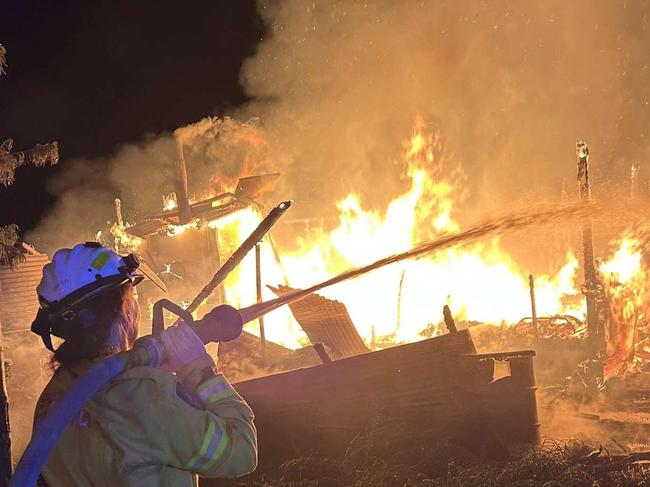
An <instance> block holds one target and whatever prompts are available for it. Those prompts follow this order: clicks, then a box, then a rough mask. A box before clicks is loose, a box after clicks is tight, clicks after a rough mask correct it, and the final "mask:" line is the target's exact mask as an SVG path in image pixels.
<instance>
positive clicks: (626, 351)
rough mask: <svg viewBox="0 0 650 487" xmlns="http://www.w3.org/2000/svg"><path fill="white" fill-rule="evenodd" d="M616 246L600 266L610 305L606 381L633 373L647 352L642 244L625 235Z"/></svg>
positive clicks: (646, 304) (628, 234)
mask: <svg viewBox="0 0 650 487" xmlns="http://www.w3.org/2000/svg"><path fill="white" fill-rule="evenodd" d="M617 243H618V245H617V247H616V250H615V251H614V253H613V255H612V257H611V258H610V259H609V260H606V261H604V262H602V263H601V264H600V266H599V270H600V273H601V277H602V280H603V282H604V284H605V288H606V290H607V294H608V297H609V305H610V315H609V320H608V323H607V325H608V326H607V360H606V361H605V375H606V376H608V377H609V376H613V375H624V374H625V373H627V372H632V371H634V370H636V369H637V368H638V367H639V366H640V365H641V364H642V363H643V358H642V356H644V355H645V354H647V352H648V351H650V348H647V343H644V341H643V337H644V336H645V335H647V331H646V330H647V322H646V319H647V318H646V315H647V313H646V308H647V306H648V300H647V296H646V282H647V270H646V268H645V264H644V262H643V253H642V250H641V242H640V240H639V239H638V238H636V237H635V236H634V235H632V233H631V232H626V233H624V234H623V236H622V237H621V238H620V239H619V241H618V242H617ZM644 345H645V348H644ZM646 358H647V357H646Z"/></svg>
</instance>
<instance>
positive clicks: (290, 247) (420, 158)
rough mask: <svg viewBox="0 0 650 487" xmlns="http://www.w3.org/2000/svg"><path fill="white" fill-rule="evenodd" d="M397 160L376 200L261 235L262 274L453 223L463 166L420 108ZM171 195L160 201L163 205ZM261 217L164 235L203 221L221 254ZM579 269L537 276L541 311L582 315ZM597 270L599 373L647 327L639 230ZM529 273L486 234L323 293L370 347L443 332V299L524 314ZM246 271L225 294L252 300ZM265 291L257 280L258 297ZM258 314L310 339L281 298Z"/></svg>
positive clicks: (338, 264)
mask: <svg viewBox="0 0 650 487" xmlns="http://www.w3.org/2000/svg"><path fill="white" fill-rule="evenodd" d="M246 136H247V137H249V138H247V139H246V141H247V142H248V143H249V145H252V146H259V145H263V144H265V142H264V141H263V140H261V139H260V140H258V139H256V138H255V137H256V136H257V132H250V133H247V134H246ZM254 136H255V137H254ZM249 162H250V161H248V159H244V164H243V166H244V169H243V170H244V172H247V171H249V169H250V167H249ZM403 163H404V167H403V172H402V182H403V185H404V190H403V192H402V193H401V194H399V195H397V196H396V197H395V198H393V199H392V200H391V201H390V202H389V203H388V204H387V205H386V207H385V208H384V209H383V210H377V209H368V208H366V207H365V205H364V202H363V199H362V197H361V196H360V195H359V194H357V193H350V194H349V195H347V196H346V197H345V198H343V199H341V200H340V201H339V202H338V203H336V208H337V210H338V224H337V225H336V226H335V228H326V227H325V226H322V225H321V226H320V227H318V228H316V229H312V230H311V231H310V233H309V234H308V235H301V236H298V237H297V238H296V239H295V241H293V242H283V252H282V256H281V260H280V261H278V260H277V257H276V254H275V253H274V252H273V249H272V248H271V246H270V244H269V242H268V240H267V239H265V240H264V241H263V242H262V244H261V275H262V282H263V283H264V284H271V285H276V284H279V283H285V284H288V285H290V286H292V287H307V286H309V285H312V284H314V283H316V282H320V281H322V280H324V279H327V278H329V277H331V276H332V275H335V274H338V273H340V272H342V271H344V270H347V269H349V268H351V267H358V266H362V265H365V264H368V263H370V262H373V261H375V260H377V259H380V258H383V257H385V256H387V255H391V254H395V253H399V252H403V251H406V250H408V249H410V248H412V247H413V246H414V245H415V244H416V243H417V242H419V241H421V240H422V239H425V238H431V237H433V236H434V235H436V234H439V233H441V232H448V233H454V232H457V231H459V229H460V226H459V224H458V223H457V221H456V220H455V213H454V212H455V208H456V206H455V205H456V204H457V203H459V202H461V201H462V200H463V198H464V196H465V195H464V193H463V191H462V187H463V185H461V184H460V183H461V182H462V181H463V179H464V175H463V173H462V171H461V170H460V168H457V169H455V170H452V171H450V170H449V168H448V167H444V168H443V164H445V165H446V164H447V163H448V161H446V159H445V154H444V150H443V147H442V144H441V142H440V137H439V135H438V134H436V133H427V130H426V125H425V124H424V123H423V121H422V120H421V119H420V118H418V119H416V122H415V125H414V129H413V133H412V134H411V135H410V137H408V139H407V140H406V141H405V143H404V145H403ZM443 169H444V170H443ZM240 175H241V174H240ZM236 180H237V178H236V177H231V178H230V179H227V178H225V177H223V176H222V177H220V178H219V179H218V180H217V179H215V180H214V181H213V183H215V184H216V183H218V184H219V185H221V186H223V185H224V184H228V185H230V186H232V185H234V184H236ZM172 203H174V205H173V206H170V207H169V208H168V207H167V205H165V209H172V208H173V207H174V206H175V202H173V201H172ZM261 219H262V215H261V214H260V213H259V211H258V210H257V209H255V208H253V207H248V208H244V209H242V210H239V211H237V212H235V213H232V214H230V215H228V216H226V217H224V218H221V219H218V220H214V221H211V222H207V223H206V222H201V221H198V220H197V221H192V222H190V223H188V224H186V225H170V226H169V227H168V235H178V234H181V233H183V232H185V231H188V230H191V229H200V228H204V227H209V228H212V229H217V230H218V232H217V234H218V238H219V247H220V249H221V252H222V254H223V255H229V254H231V253H232V252H233V251H234V250H235V249H236V248H237V247H238V246H239V245H240V244H241V243H242V242H243V241H244V240H245V239H246V238H247V237H248V236H249V235H250V233H251V232H252V231H253V230H254V228H255V227H256V226H257V225H258V223H259V222H260V221H261ZM114 234H115V235H116V239H118V238H119V239H126V237H125V236H124V235H128V234H125V232H124V229H123V228H122V229H117V230H116V232H115V233H114ZM129 238H131V239H133V237H129ZM126 242H127V243H125V244H123V245H128V244H129V242H128V239H127V240H126ZM134 243H137V242H134ZM578 268H579V263H578V259H577V258H576V256H575V254H574V253H573V251H571V250H569V251H568V252H567V254H566V256H565V259H564V262H563V263H562V265H560V266H558V267H557V269H556V270H555V271H554V272H552V273H550V274H548V275H536V276H535V293H536V304H537V314H538V316H553V315H572V316H575V317H577V318H579V319H581V320H583V321H584V319H585V315H586V305H585V300H584V298H583V296H582V293H581V291H580V285H579V283H578V281H577V279H578V278H577V274H578ZM599 270H600V273H601V278H602V280H603V282H604V283H605V286H606V290H607V294H608V296H609V299H610V304H611V310H610V315H611V316H610V319H609V324H608V358H607V360H606V364H605V370H606V374H607V375H608V376H611V375H615V374H623V373H625V372H626V371H628V370H632V369H633V368H634V367H636V366H638V364H640V363H641V360H642V358H641V357H643V356H645V357H646V360H647V359H648V358H650V346H649V345H648V344H647V343H646V342H643V340H642V339H641V337H642V336H646V335H647V332H644V333H645V334H644V333H642V332H641V331H642V329H643V328H644V327H645V326H646V325H645V323H646V321H645V320H646V313H645V307H646V306H647V299H646V286H645V282H646V278H647V274H646V269H645V265H644V262H643V254H642V251H641V245H640V242H639V239H637V238H635V237H634V236H633V235H632V234H631V233H630V234H625V235H623V236H622V237H621V238H620V239H619V240H618V241H617V242H615V245H614V250H613V252H612V254H611V257H610V258H608V259H606V260H604V261H603V262H602V263H601V264H600V265H599ZM528 273H529V271H528V270H527V269H523V268H522V267H521V266H520V265H519V264H518V263H517V262H516V261H515V260H514V259H513V258H512V257H511V256H510V255H509V254H508V253H507V252H506V251H505V250H504V249H503V247H502V245H501V242H500V240H499V238H498V237H495V238H492V239H491V240H489V241H487V242H481V243H476V244H473V245H468V246H464V247H459V248H450V249H447V250H445V251H441V252H439V253H437V254H434V255H431V256H427V257H423V258H420V259H418V260H413V261H406V262H400V263H396V264H393V265H391V266H388V267H385V268H381V269H378V270H376V271H374V272H373V273H371V274H369V275H367V276H364V277H361V278H358V279H356V280H352V281H344V282H342V283H339V284H337V285H336V286H333V287H331V288H328V289H325V290H323V291H322V292H321V294H322V295H324V296H326V297H328V298H331V299H335V300H338V301H340V302H342V303H344V304H345V305H346V307H347V309H348V311H349V313H350V316H351V318H352V320H353V322H354V323H355V326H356V327H357V330H358V332H359V334H360V335H361V337H362V338H363V340H364V341H365V342H366V343H367V344H368V345H369V346H370V347H374V348H377V347H381V346H385V345H387V344H395V343H403V342H411V341H416V340H420V339H422V338H423V337H425V336H434V335H436V334H439V333H444V332H446V330H445V328H444V325H442V316H441V315H442V307H443V306H444V305H445V304H447V305H449V306H450V308H451V310H452V313H453V314H454V317H455V318H456V320H457V322H461V323H462V322H467V323H469V324H471V322H480V323H487V324H515V323H517V322H519V320H520V319H521V318H523V317H528V316H530V313H531V310H530V295H529V292H530V291H529V287H528ZM255 277H256V268H255V258H254V255H253V252H251V253H250V254H249V255H248V256H247V257H246V258H245V259H244V260H243V261H242V263H241V264H240V265H239V266H238V267H237V268H236V269H235V270H234V271H233V272H232V273H231V274H230V275H229V276H228V277H227V279H226V280H225V283H224V290H225V294H226V300H227V302H228V303H229V304H231V305H233V306H236V307H242V306H247V305H250V304H252V303H254V302H256V301H257V292H256V285H255ZM287 280H288V282H287ZM274 297H275V295H274V294H273V293H272V291H271V290H269V289H268V288H266V286H264V287H263V289H262V299H263V300H269V299H272V298H274ZM265 323H266V330H265V331H266V336H267V338H268V339H269V340H272V341H274V342H277V343H280V344H282V345H285V346H287V347H290V348H298V347H300V346H303V345H306V344H308V340H307V338H306V336H305V334H304V332H303V331H302V330H301V328H300V326H299V325H298V324H297V323H296V322H295V320H294V318H293V316H292V315H291V312H290V310H289V309H288V308H286V307H285V308H280V309H278V310H276V311H274V312H272V313H270V314H269V315H267V316H266V317H265ZM646 329H647V328H646ZM247 330H248V331H250V332H252V333H256V334H257V333H259V330H258V329H257V324H256V323H252V324H249V325H247ZM644 347H646V348H644ZM644 354H645V355H644Z"/></svg>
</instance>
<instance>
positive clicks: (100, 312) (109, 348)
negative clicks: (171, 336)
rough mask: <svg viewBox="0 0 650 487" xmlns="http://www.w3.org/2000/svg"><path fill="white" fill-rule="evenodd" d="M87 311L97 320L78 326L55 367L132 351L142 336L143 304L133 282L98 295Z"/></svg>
mask: <svg viewBox="0 0 650 487" xmlns="http://www.w3.org/2000/svg"><path fill="white" fill-rule="evenodd" d="M84 311H85V312H87V313H92V314H93V315H94V316H93V318H94V322H95V323H94V324H93V325H92V326H87V327H83V326H80V327H78V328H77V330H78V331H77V332H76V333H75V334H74V335H73V336H70V337H68V338H67V339H66V340H65V341H64V342H63V343H62V344H61V345H60V346H59V348H57V349H56V351H55V352H54V355H53V356H52V360H51V366H52V368H53V369H55V368H57V367H58V366H59V365H64V366H68V365H73V364H75V363H76V362H79V361H80V360H84V359H94V358H97V357H100V356H107V355H112V354H114V353H118V352H121V351H124V350H128V349H129V348H131V346H132V345H133V342H134V341H135V339H136V338H137V337H138V332H139V328H140V327H139V325H140V306H139V305H138V302H137V300H136V299H135V294H134V289H133V286H131V284H128V283H127V284H124V285H122V286H121V287H119V288H116V289H113V290H111V291H108V292H106V293H104V294H102V295H100V296H98V297H96V298H94V299H93V300H92V301H90V302H88V303H87V304H85V305H84Z"/></svg>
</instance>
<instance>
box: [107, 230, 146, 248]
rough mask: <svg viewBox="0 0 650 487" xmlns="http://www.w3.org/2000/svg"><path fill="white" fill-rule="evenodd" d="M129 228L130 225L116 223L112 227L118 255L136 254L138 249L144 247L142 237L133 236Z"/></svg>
mask: <svg viewBox="0 0 650 487" xmlns="http://www.w3.org/2000/svg"><path fill="white" fill-rule="evenodd" d="M129 226H130V225H129V224H128V223H126V224H123V225H120V224H119V223H115V224H114V225H113V226H112V227H111V234H112V235H113V239H114V241H115V250H116V251H117V252H118V253H121V252H127V253H131V252H135V251H136V250H138V247H140V245H142V239H141V238H140V237H136V236H135V235H131V234H130V233H128V232H127V229H128V228H129Z"/></svg>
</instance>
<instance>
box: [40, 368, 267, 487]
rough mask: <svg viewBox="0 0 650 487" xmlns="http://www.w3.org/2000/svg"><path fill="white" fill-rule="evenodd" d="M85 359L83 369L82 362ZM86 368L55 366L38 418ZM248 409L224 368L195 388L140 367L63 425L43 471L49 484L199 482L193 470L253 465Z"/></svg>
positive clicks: (240, 471)
mask: <svg viewBox="0 0 650 487" xmlns="http://www.w3.org/2000/svg"><path fill="white" fill-rule="evenodd" d="M88 365H89V364H86V365H85V366H84V367H83V369H86V368H87V367H88ZM82 372H83V370H78V369H77V370H74V371H71V370H68V369H66V368H64V367H61V368H59V369H58V370H57V371H56V372H55V374H54V377H53V378H52V380H51V381H50V383H49V384H48V385H47V387H46V388H45V390H44V392H43V394H42V395H41V397H40V399H39V401H38V404H37V407H36V416H35V421H38V419H39V418H41V417H43V416H44V415H45V414H47V411H48V409H49V408H50V407H51V406H52V405H53V404H54V402H55V401H56V400H57V399H58V398H59V397H60V396H61V395H62V394H63V393H64V392H65V391H66V390H67V389H68V388H69V387H70V385H71V384H72V383H73V382H74V380H75V379H76V377H77V376H78V375H80V374H81V373H82ZM256 464H257V436H256V432H255V426H254V424H253V413H252V411H251V409H250V408H249V407H248V405H247V404H246V403H245V402H244V400H243V399H242V398H241V397H240V396H239V395H238V394H237V393H236V392H235V390H234V389H233V388H232V386H231V385H230V384H229V383H228V381H227V380H226V379H225V378H224V377H223V376H222V375H220V374H219V375H215V376H213V377H211V378H210V379H208V380H206V381H204V382H203V383H202V384H200V385H199V386H198V387H197V388H196V389H195V390H194V391H192V390H189V389H188V388H187V387H185V386H184V385H183V384H182V383H180V382H179V381H178V380H177V378H176V376H175V375H173V374H171V373H169V372H166V371H164V370H160V369H154V368H151V367H137V368H134V369H131V370H128V371H126V372H124V373H123V374H121V375H119V376H118V377H116V378H115V379H113V380H112V381H110V382H109V383H108V384H107V385H106V386H105V387H104V388H103V389H102V390H101V391H100V392H99V393H97V394H96V395H95V396H94V397H93V399H91V400H90V401H89V402H88V403H87V404H86V406H85V407H84V409H83V410H82V411H81V412H80V413H79V414H78V415H77V416H76V417H75V419H74V420H73V422H72V423H71V424H70V425H69V427H68V428H67V429H66V431H65V433H64V434H63V436H62V437H61V440H60V441H59V443H58V445H57V446H56V447H55V449H54V451H53V453H52V454H51V456H50V458H49V459H48V462H47V465H46V467H45V469H44V471H43V477H44V478H45V480H46V481H47V482H48V484H49V485H50V487H77V486H79V487H81V486H93V487H95V486H113V487H115V486H141V487H148V486H152V487H153V486H156V487H158V486H174V487H185V486H196V485H197V478H196V477H197V476H196V474H199V475H200V476H202V477H238V476H241V475H245V474H247V473H249V472H251V471H252V470H254V469H255V466H256Z"/></svg>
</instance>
